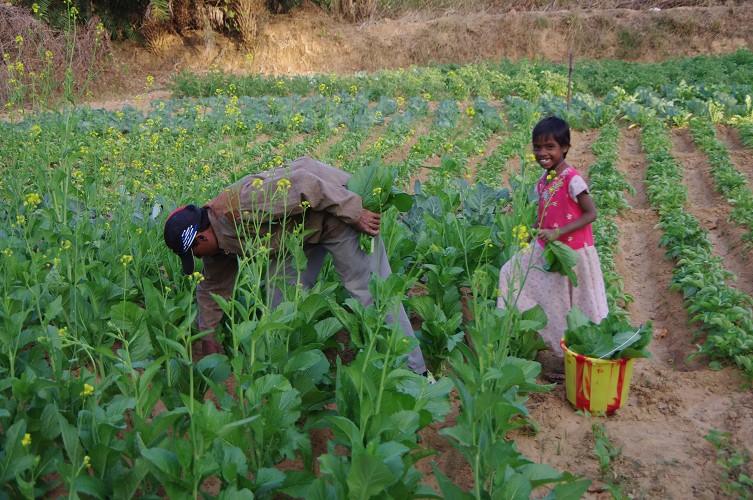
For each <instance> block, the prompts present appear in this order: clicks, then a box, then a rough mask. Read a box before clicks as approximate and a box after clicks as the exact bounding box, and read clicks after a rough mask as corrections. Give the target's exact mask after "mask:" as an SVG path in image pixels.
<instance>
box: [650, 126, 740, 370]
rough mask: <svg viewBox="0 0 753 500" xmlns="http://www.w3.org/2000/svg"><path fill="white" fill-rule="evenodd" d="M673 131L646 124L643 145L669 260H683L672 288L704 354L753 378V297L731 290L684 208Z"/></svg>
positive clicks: (677, 266) (703, 232) (684, 192)
mask: <svg viewBox="0 0 753 500" xmlns="http://www.w3.org/2000/svg"><path fill="white" fill-rule="evenodd" d="M666 134H667V129H666V127H665V126H663V125H662V124H661V123H660V122H658V121H657V120H648V121H646V122H645V123H644V124H643V135H642V138H641V142H642V145H643V149H644V151H645V152H646V156H647V160H648V170H647V173H646V182H647V184H648V195H649V200H650V202H651V205H652V206H653V207H654V209H655V210H657V211H658V213H659V227H660V228H661V229H662V230H663V231H664V234H663V235H662V237H661V239H660V245H661V246H663V247H666V249H667V251H666V256H667V257H668V258H674V259H677V261H676V264H675V269H674V271H673V276H672V282H671V287H670V288H671V289H672V290H678V291H681V292H682V293H683V298H684V300H685V307H686V309H687V312H688V315H689V317H690V321H691V323H699V325H700V331H699V332H698V335H701V334H702V335H703V336H705V341H704V342H703V344H701V345H700V347H699V352H700V353H702V354H705V355H708V356H709V357H710V358H712V359H715V360H720V361H724V362H733V363H735V364H736V365H737V366H738V367H739V368H740V370H741V371H742V372H743V373H744V374H745V375H746V376H747V377H751V376H753V335H751V332H753V311H751V304H753V299H751V297H750V296H748V295H746V294H745V293H743V292H741V291H740V290H738V289H736V288H734V287H732V286H729V285H728V282H729V281H730V280H732V279H733V278H734V277H733V275H732V274H731V273H730V272H729V271H727V270H726V269H724V267H723V265H722V264H723V260H722V259H721V258H719V257H716V256H714V255H713V253H712V250H713V249H712V244H711V243H710V242H709V240H708V238H707V231H706V230H705V229H704V228H703V227H701V225H700V223H699V222H698V220H697V219H696V218H695V217H693V216H692V215H691V214H690V213H688V212H686V211H685V210H684V208H683V207H684V205H685V204H686V203H687V188H686V187H685V185H684V184H683V183H682V167H681V165H680V164H679V163H678V162H677V161H676V160H675V159H674V158H673V157H672V155H671V152H670V151H671V141H669V139H668V138H667V137H666Z"/></svg>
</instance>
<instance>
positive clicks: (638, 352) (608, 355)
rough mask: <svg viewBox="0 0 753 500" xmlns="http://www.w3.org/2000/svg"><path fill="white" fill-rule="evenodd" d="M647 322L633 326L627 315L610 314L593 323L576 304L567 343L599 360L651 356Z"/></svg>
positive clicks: (570, 314)
mask: <svg viewBox="0 0 753 500" xmlns="http://www.w3.org/2000/svg"><path fill="white" fill-rule="evenodd" d="M651 337H652V328H651V322H650V321H648V322H646V323H645V324H643V325H640V326H639V327H635V326H631V325H630V324H629V323H628V322H627V321H625V319H624V318H621V317H618V316H617V315H615V314H612V313H610V314H609V315H607V317H606V318H604V319H603V320H601V322H600V323H598V324H597V323H594V322H593V321H591V320H590V319H589V318H588V316H586V315H585V314H583V311H581V310H580V309H579V308H578V307H577V306H575V307H573V308H572V309H571V310H570V313H569V314H568V315H567V329H566V330H565V346H566V347H567V348H568V349H569V350H570V351H572V352H574V353H576V354H582V355H583V356H586V357H589V358H596V359H622V358H650V357H652V356H651V353H650V352H648V350H647V349H646V347H647V346H648V344H649V343H650V342H651Z"/></svg>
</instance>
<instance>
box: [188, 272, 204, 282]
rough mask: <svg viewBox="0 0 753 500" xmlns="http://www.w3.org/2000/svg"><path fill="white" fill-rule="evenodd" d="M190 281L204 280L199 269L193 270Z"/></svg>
mask: <svg viewBox="0 0 753 500" xmlns="http://www.w3.org/2000/svg"><path fill="white" fill-rule="evenodd" d="M191 281H196V282H197V283H198V282H199V281H204V275H202V274H201V273H200V272H199V271H194V272H193V274H192V275H191Z"/></svg>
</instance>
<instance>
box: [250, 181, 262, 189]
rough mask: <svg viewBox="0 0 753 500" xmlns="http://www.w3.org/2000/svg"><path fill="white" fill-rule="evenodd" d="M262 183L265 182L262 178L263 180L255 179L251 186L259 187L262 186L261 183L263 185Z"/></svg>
mask: <svg viewBox="0 0 753 500" xmlns="http://www.w3.org/2000/svg"><path fill="white" fill-rule="evenodd" d="M262 184H263V182H262V180H261V179H254V181H253V182H252V183H251V186H252V187H253V188H254V189H259V188H260V187H261V185H262Z"/></svg>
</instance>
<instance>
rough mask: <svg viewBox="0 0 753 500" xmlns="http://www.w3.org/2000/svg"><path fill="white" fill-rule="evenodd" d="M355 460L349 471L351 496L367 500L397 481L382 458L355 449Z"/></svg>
mask: <svg viewBox="0 0 753 500" xmlns="http://www.w3.org/2000/svg"><path fill="white" fill-rule="evenodd" d="M353 453H354V456H353V461H352V464H351V467H350V472H349V473H348V480H347V482H348V489H349V492H350V494H349V498H351V499H362V500H367V499H369V498H371V497H372V496H374V495H376V494H378V493H380V492H382V491H383V490H384V489H385V488H387V486H389V485H390V484H392V483H394V482H395V478H394V477H393V475H392V473H390V470H389V469H388V468H387V466H386V465H384V463H382V459H381V458H379V457H376V456H374V455H370V454H368V453H367V452H366V451H360V452H357V451H355V450H354V451H353Z"/></svg>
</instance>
